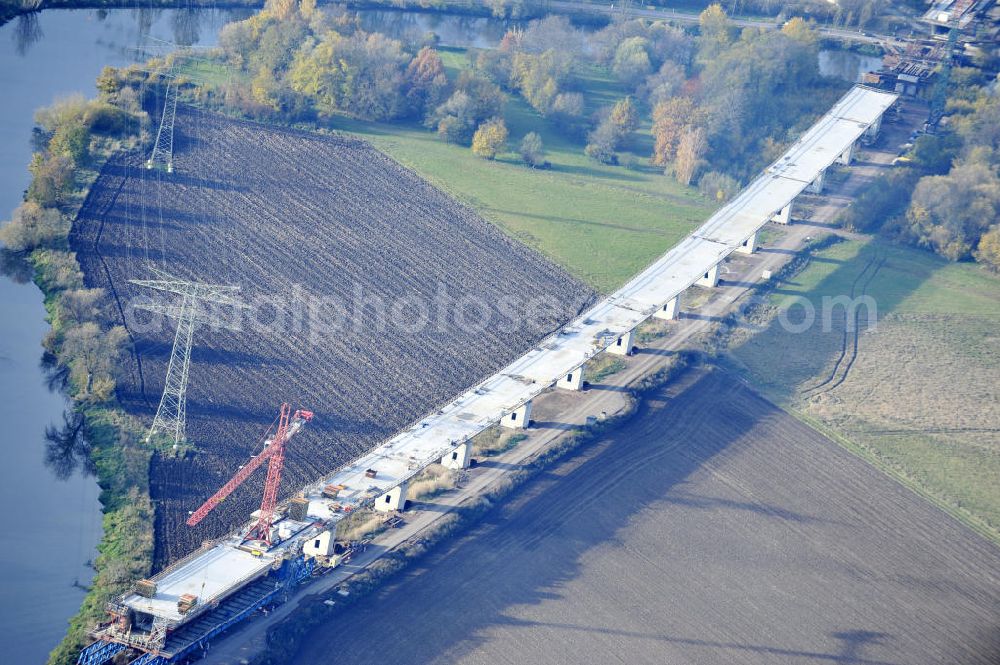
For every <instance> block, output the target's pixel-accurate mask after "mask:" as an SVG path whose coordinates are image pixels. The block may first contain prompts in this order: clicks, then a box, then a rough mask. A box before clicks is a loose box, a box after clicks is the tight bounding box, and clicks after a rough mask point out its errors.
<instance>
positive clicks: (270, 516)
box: [187, 403, 313, 545]
mask: <svg viewBox="0 0 1000 665" xmlns="http://www.w3.org/2000/svg"><path fill="white" fill-rule="evenodd" d="M291 411H292V409H291V407H290V406H289V405H288V404H287V403H285V404H282V405H281V412H280V413H279V415H278V429H277V430H276V431H275V434H274V436H273V437H272V438H271V439H270V440H268V441H266V442H265V446H264V451H263V452H261V453H260V454H259V455H257V456H256V457H254V458H252V459H251V460H250V461H249V462H248V463H247V464H246V465H244V466H243V468H241V469H240V470H239V471H237V472H236V475H234V476H233V477H232V478H230V479H229V482H227V483H226V484H225V485H223V486H222V487H221V488H219V491H217V492H216V493H215V494H213V495H212V496H211V497H210V498H209V499H208V501H206V502H205V503H203V504H202V505H201V507H200V508H198V510H196V511H194V512H193V513H191V516H190V517H188V519H187V525H188V526H196V525H197V524H198V523H200V522H201V521H202V520H203V519H205V516H206V515H208V514H209V513H210V512H212V509H214V508H215V507H216V506H218V505H219V504H220V503H222V502H223V501H224V500H225V499H226V497H228V496H229V495H230V494H232V493H233V491H234V490H235V489H236V488H237V487H239V486H240V485H242V484H243V481H245V480H246V479H247V478H249V477H250V476H251V475H253V472H254V471H256V470H257V469H259V468H260V467H261V466H262V465H263V464H264V462H268V466H267V480H265V482H264V497H263V499H262V500H261V503H260V512H259V513H258V517H257V522H256V524H254V526H253V527H251V529H250V531H248V532H247V534H246V536H245V537H244V540H260V541H262V542H264V543H265V544H267V545H271V526H272V524H273V523H274V509H275V507H276V506H277V502H278V488H279V487H280V485H281V470H282V468H283V467H284V464H285V444H286V443H287V442H288V439H290V438H291V437H292V435H294V434H295V433H296V432H298V431H299V430H300V429H301V428H302V426H303V425H305V424H306V423H307V422H309V421H310V420H312V417H313V413H312V411H304V410H302V409H299V410H297V411H296V412H295V414H294V415H290V414H291Z"/></svg>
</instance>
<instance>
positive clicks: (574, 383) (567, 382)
mask: <svg viewBox="0 0 1000 665" xmlns="http://www.w3.org/2000/svg"><path fill="white" fill-rule="evenodd" d="M556 387H557V388H565V389H566V390H581V389H582V388H583V366H580V367H577V368H576V369H574V370H573V371H572V372H570V373H569V374H567V375H566V376H564V377H563V378H561V379H559V381H558V382H556Z"/></svg>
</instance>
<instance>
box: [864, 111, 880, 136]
mask: <svg viewBox="0 0 1000 665" xmlns="http://www.w3.org/2000/svg"><path fill="white" fill-rule="evenodd" d="M881 129H882V116H879V117H877V118H875V122H873V123H872V124H870V125H868V129H866V130H865V138H866V139H868V140H869V141H874V140H875V139H876V138H878V133H879V131H880V130H881Z"/></svg>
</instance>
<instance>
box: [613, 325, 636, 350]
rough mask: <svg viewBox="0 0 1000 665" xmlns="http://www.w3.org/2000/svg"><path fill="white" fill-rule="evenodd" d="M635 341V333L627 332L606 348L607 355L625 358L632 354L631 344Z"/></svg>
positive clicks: (632, 331)
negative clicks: (611, 354)
mask: <svg viewBox="0 0 1000 665" xmlns="http://www.w3.org/2000/svg"><path fill="white" fill-rule="evenodd" d="M634 340H635V331H634V330H629V331H628V332H627V333H625V334H624V335H622V336H621V337H619V338H618V339H616V340H615V343H614V344H612V345H611V346H609V347H608V353H613V354H615V355H616V356H627V355H628V354H629V353H631V352H632V344H633V342H634Z"/></svg>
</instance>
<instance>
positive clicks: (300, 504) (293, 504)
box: [288, 496, 309, 522]
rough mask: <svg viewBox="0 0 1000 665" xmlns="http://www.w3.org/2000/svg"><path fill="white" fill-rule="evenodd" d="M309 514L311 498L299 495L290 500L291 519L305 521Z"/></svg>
mask: <svg viewBox="0 0 1000 665" xmlns="http://www.w3.org/2000/svg"><path fill="white" fill-rule="evenodd" d="M308 515H309V499H306V498H305V497H301V496H297V497H295V498H294V499H292V500H291V501H289V502H288V517H289V518H290V519H293V520H296V521H299V522H304V521H306V519H307V517H308Z"/></svg>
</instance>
